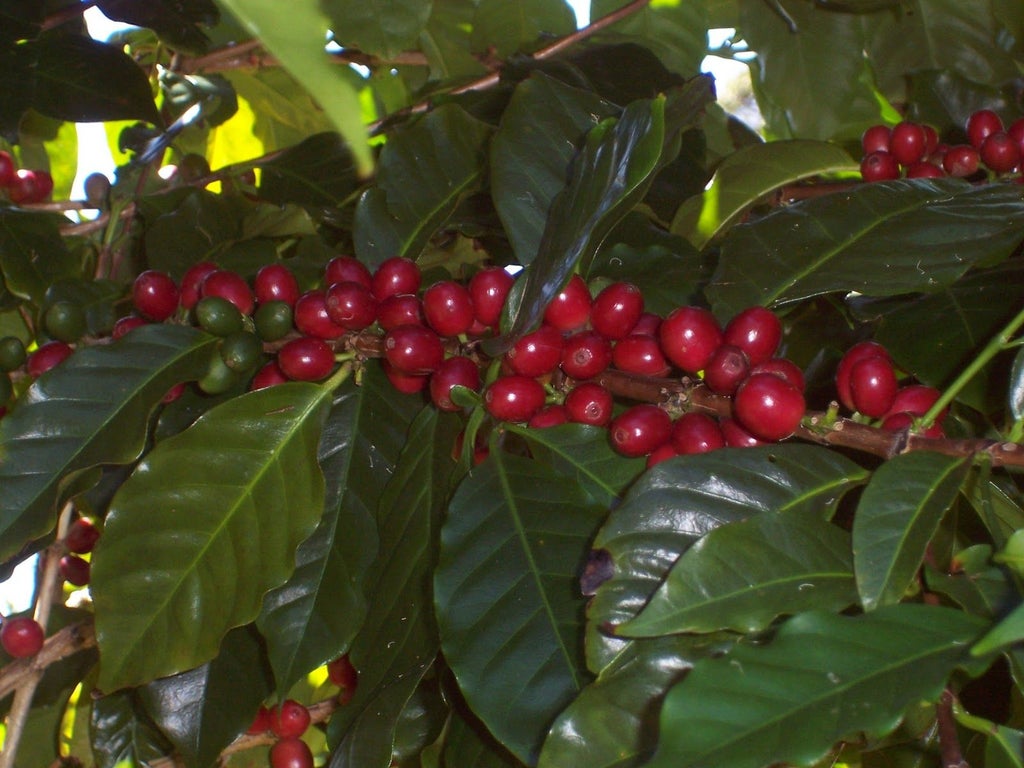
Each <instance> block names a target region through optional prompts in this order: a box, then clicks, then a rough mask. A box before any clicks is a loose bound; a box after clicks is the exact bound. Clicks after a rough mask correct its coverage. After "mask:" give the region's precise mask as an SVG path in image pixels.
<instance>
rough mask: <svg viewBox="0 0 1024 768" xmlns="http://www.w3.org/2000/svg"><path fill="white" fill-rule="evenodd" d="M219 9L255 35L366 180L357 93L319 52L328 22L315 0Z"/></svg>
mask: <svg viewBox="0 0 1024 768" xmlns="http://www.w3.org/2000/svg"><path fill="white" fill-rule="evenodd" d="M223 6H224V7H225V8H227V9H228V10H229V11H230V12H231V13H232V14H234V16H235V17H236V18H237V19H238V20H239V21H241V22H242V23H243V24H244V25H245V27H246V28H247V29H248V30H249V31H250V32H252V33H253V34H255V35H258V36H259V38H260V41H261V42H262V43H263V45H264V46H265V47H266V48H267V50H269V51H270V52H271V53H273V54H274V55H275V56H276V57H277V58H278V60H279V61H280V62H281V65H282V66H283V67H284V68H285V69H287V70H288V71H289V72H290V73H291V75H292V76H293V77H294V78H295V79H296V80H297V81H298V82H299V83H300V84H301V85H302V86H303V87H304V88H305V89H306V90H307V91H308V92H309V93H310V95H312V96H313V97H314V98H316V99H317V101H318V102H319V104H320V106H321V107H322V109H323V111H324V112H325V113H326V114H327V117H328V118H329V119H330V121H331V124H332V125H333V126H334V127H335V129H337V131H338V133H340V134H341V136H342V138H344V139H345V142H346V143H347V144H348V147H349V149H350V150H351V152H352V157H353V159H354V161H355V166H356V170H357V172H358V174H359V175H360V176H362V177H366V176H369V175H370V172H371V171H372V170H373V155H372V153H371V152H370V146H369V143H368V142H367V134H366V128H365V126H364V125H363V121H362V110H361V108H360V105H359V94H358V92H357V90H356V88H355V87H353V85H352V82H351V80H349V78H348V76H347V75H346V74H345V73H344V72H341V71H340V70H341V69H342V68H341V67H338V66H337V65H335V64H334V63H332V62H331V60H330V58H329V57H328V55H327V53H326V52H325V51H324V40H326V39H327V30H328V27H329V22H328V19H327V17H326V16H325V15H324V13H323V10H322V8H321V4H320V2H319V0H296V2H291V3H287V4H284V5H282V4H281V3H278V2H276V1H275V0H223Z"/></svg>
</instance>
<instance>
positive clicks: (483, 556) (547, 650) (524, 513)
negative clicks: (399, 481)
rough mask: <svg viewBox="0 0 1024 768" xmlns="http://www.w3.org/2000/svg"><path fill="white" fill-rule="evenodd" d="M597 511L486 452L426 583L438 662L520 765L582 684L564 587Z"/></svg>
mask: <svg viewBox="0 0 1024 768" xmlns="http://www.w3.org/2000/svg"><path fill="white" fill-rule="evenodd" d="M603 514H604V508H603V507H601V506H598V505H596V504H594V503H593V502H592V501H591V500H590V497H589V496H588V495H587V494H586V493H584V492H583V491H582V489H580V488H578V487H577V486H576V485H575V484H573V483H572V482H571V480H570V479H569V478H567V477H565V476H564V475H562V474H560V473H558V472H556V471H555V470H553V469H552V468H550V467H548V466H546V465H544V464H542V463H540V462H536V461H530V460H528V459H524V458H521V457H518V456H513V455H510V454H506V453H503V452H501V451H500V450H498V449H497V446H493V447H492V450H491V454H490V458H488V460H487V461H485V462H484V463H483V464H481V465H479V466H478V467H476V469H474V470H473V472H472V473H471V474H470V475H469V476H468V477H467V478H466V479H465V480H464V481H463V482H462V483H461V484H460V486H459V489H458V491H457V492H456V494H455V498H454V499H453V500H452V503H451V506H450V507H449V510H448V518H447V520H446V521H445V524H444V527H443V528H442V531H441V556H440V560H439V563H438V567H437V571H436V574H435V580H434V592H435V601H436V604H437V614H438V625H439V627H440V631H441V643H442V648H443V651H444V655H445V659H446V661H447V662H448V664H449V665H450V666H451V668H452V671H453V672H454V673H455V677H456V679H457V680H458V681H459V686H460V688H461V690H462V693H463V695H464V696H465V697H466V701H467V702H468V703H469V706H470V707H471V708H472V709H473V711H474V713H475V714H476V715H477V716H479V717H480V718H481V719H482V720H483V721H484V723H486V725H487V728H488V729H489V730H490V732H491V733H492V734H494V736H495V737H496V738H497V739H498V740H499V741H500V742H502V743H503V744H504V745H505V746H506V747H508V748H509V749H510V750H511V751H512V752H513V754H515V755H516V756H517V757H518V758H519V759H520V760H523V761H524V762H527V763H531V764H532V763H534V762H535V761H536V757H537V753H538V752H539V750H540V745H541V742H542V741H543V738H544V734H545V733H546V732H547V729H548V727H549V726H550V725H551V722H552V721H553V720H554V719H555V716H556V715H557V714H558V712H559V711H561V709H562V708H563V707H564V706H565V705H566V704H568V703H569V702H570V701H571V700H572V699H573V698H574V697H575V695H576V694H577V693H578V692H579V690H580V689H581V688H582V687H583V685H584V684H585V683H586V682H587V679H586V678H587V676H586V671H585V669H584V667H583V661H582V658H581V653H580V651H581V649H580V647H579V631H580V629H581V628H582V625H583V621H582V620H583V616H582V613H583V602H582V600H581V599H580V597H579V596H578V595H579V593H578V587H577V582H576V579H577V577H578V574H579V571H580V568H581V565H582V562H583V559H584V557H585V555H586V550H587V544H588V542H589V540H590V537H591V535H592V533H593V530H594V528H595V527H596V525H597V523H598V522H599V520H600V519H601V517H602V515H603Z"/></svg>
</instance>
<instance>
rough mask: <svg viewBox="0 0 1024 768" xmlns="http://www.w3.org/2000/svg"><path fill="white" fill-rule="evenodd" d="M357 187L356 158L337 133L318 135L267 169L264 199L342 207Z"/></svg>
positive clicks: (299, 145) (263, 192)
mask: <svg viewBox="0 0 1024 768" xmlns="http://www.w3.org/2000/svg"><path fill="white" fill-rule="evenodd" d="M356 187H357V179H356V174H355V168H354V166H353V165H352V154H351V153H350V152H349V151H348V149H347V148H346V146H345V144H344V143H343V142H342V140H341V137H340V136H338V134H336V133H333V132H332V133H318V134H316V135H315V136H310V137H309V138H308V139H306V140H305V141H303V142H302V143H301V144H298V145H296V146H294V147H290V148H288V149H286V150H285V151H284V152H282V153H281V154H280V155H278V156H277V157H275V158H274V159H273V160H271V161H270V162H269V163H267V164H266V165H264V166H263V177H262V179H261V180H260V197H261V198H263V199H265V200H269V201H270V202H272V203H277V204H278V205H284V204H285V203H301V204H303V205H309V206H317V207H332V206H337V205H340V204H341V202H342V201H343V200H345V199H346V198H347V197H349V196H350V195H352V194H353V193H354V192H355V190H356Z"/></svg>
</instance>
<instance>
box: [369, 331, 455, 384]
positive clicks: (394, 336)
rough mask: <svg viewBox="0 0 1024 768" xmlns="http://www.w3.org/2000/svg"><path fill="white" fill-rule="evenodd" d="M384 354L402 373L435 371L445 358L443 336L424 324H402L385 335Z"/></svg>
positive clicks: (415, 373) (419, 373) (414, 373)
mask: <svg viewBox="0 0 1024 768" xmlns="http://www.w3.org/2000/svg"><path fill="white" fill-rule="evenodd" d="M384 356H385V357H386V358H387V360H388V362H389V363H391V365H393V366H394V367H395V370H397V371H399V372H401V373H409V374H413V375H423V374H427V373H433V372H434V371H436V370H437V368H438V366H440V365H441V361H442V360H444V345H443V344H442V343H441V338H440V337H439V336H438V335H437V334H436V333H434V332H433V331H432V330H430V329H429V328H427V327H425V326H422V325H400V326H398V327H397V328H392V329H391V330H390V331H388V332H387V334H386V335H385V336H384Z"/></svg>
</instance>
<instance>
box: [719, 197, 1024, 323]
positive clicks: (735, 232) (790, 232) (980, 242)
mask: <svg viewBox="0 0 1024 768" xmlns="http://www.w3.org/2000/svg"><path fill="white" fill-rule="evenodd" d="M837 196H841V203H842V204H839V202H840V197H837ZM1022 210H1024V192H1022V191H1021V189H1020V188H1019V185H1006V184H987V185H980V186H973V185H971V184H967V183H964V182H963V181H961V180H958V179H909V180H908V179H904V180H899V181H891V182H875V183H872V184H862V185H860V186H858V187H856V188H854V189H851V190H849V191H846V192H839V193H834V194H832V195H826V196H823V197H819V198H816V199H813V200H807V201H804V202H801V203H796V204H794V205H790V206H786V207H784V208H779V209H776V210H775V211H773V212H772V213H770V214H768V215H767V216H765V217H764V218H762V219H760V220H758V221H756V222H753V223H750V224H741V225H739V226H736V227H733V228H732V229H731V230H730V231H729V234H728V235H727V236H726V237H725V239H724V240H723V241H722V257H721V262H720V266H719V269H718V272H717V273H716V275H715V277H714V279H713V280H712V282H711V285H710V286H709V288H708V296H709V298H710V299H711V301H712V305H713V307H714V310H715V313H716V314H717V315H719V316H720V317H731V316H732V315H734V314H736V313H737V312H739V311H740V310H742V309H744V308H746V307H748V306H751V305H754V304H761V305H764V306H770V305H775V304H782V303H786V302H791V301H796V300H798V299H806V298H809V297H812V296H818V295H821V294H825V293H832V292H837V291H838V292H844V293H845V292H849V291H858V292H860V293H863V294H866V295H870V296H892V295H896V294H900V293H910V292H914V291H924V292H931V291H937V290H939V289H941V288H943V287H945V286H947V285H950V284H951V283H953V282H954V281H956V280H957V279H958V278H959V277H960V276H961V275H963V274H964V273H965V272H966V271H967V270H968V269H970V268H971V266H972V265H974V264H993V263H995V262H998V261H1001V260H1003V259H1005V258H1006V257H1007V256H1008V255H1009V253H1010V252H1011V251H1012V250H1013V249H1014V248H1015V247H1016V246H1017V244H1018V242H1019V241H1020V239H1021V236H1022V235H1024V225H1022V224H1021V216H1020V213H1021V211H1022Z"/></svg>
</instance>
